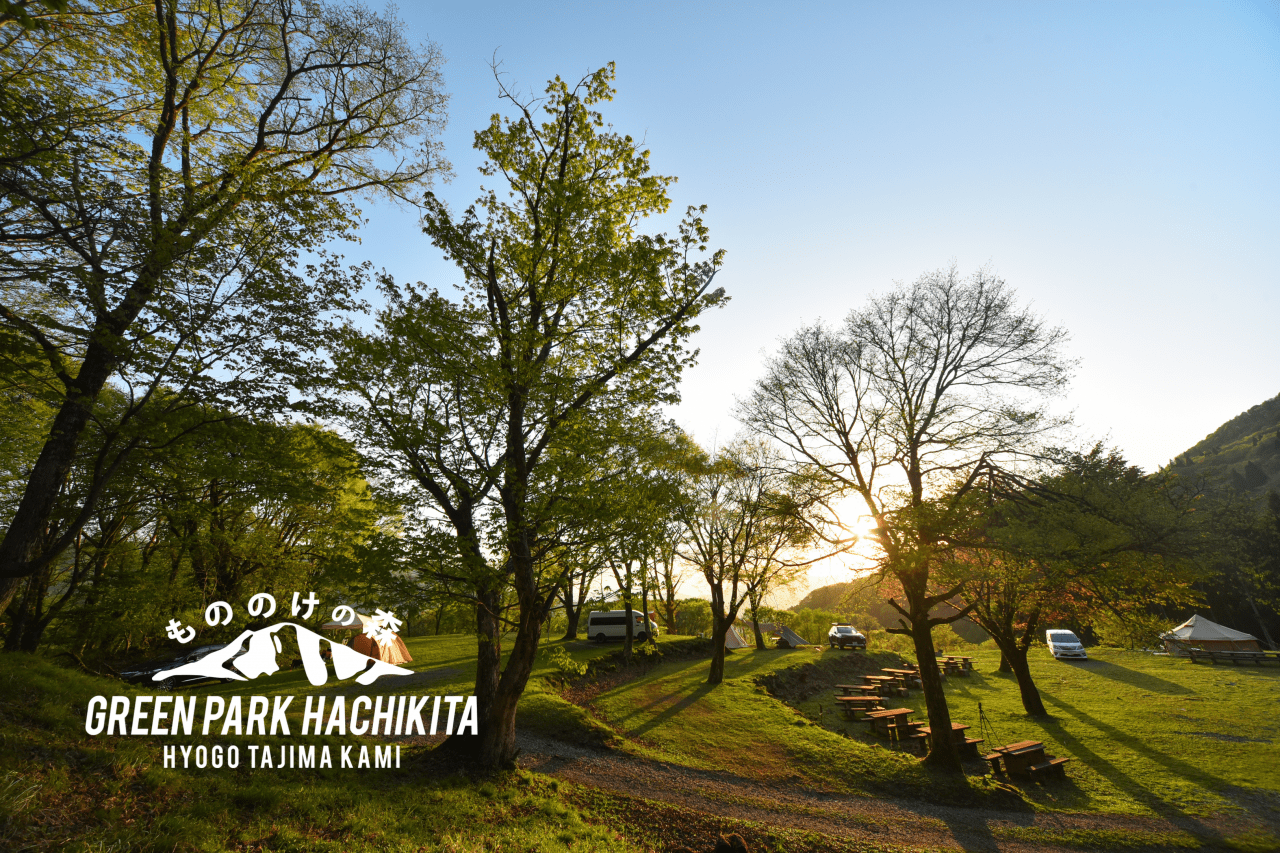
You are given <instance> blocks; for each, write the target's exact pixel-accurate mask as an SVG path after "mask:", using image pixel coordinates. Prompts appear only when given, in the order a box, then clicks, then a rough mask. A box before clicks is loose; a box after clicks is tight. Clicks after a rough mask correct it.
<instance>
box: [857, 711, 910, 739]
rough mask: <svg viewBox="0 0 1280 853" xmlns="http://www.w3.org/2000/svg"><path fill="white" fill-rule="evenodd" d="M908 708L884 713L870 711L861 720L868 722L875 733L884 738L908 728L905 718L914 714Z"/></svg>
mask: <svg viewBox="0 0 1280 853" xmlns="http://www.w3.org/2000/svg"><path fill="white" fill-rule="evenodd" d="M914 713H915V711H913V710H912V709H910V708H888V709H886V710H884V711H872V712H870V713H869V714H867V715H866V716H865V717H863V718H862V720H863V722H868V721H869V722H870V723H871V725H872V726H873V727H874V728H875V730H876V731H878V732H880V734H882V735H884V736H885V737H889V736H891V735H893V734H894V733H895V732H897V731H901V730H903V729H906V728H907V727H908V725H907V723H908V721H907V718H908V717H910V716H911V715H912V714H914Z"/></svg>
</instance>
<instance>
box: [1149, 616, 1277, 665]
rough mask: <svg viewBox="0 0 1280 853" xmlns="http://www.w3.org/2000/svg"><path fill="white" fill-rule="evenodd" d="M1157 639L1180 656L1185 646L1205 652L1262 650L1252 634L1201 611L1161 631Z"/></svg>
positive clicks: (1185, 650)
mask: <svg viewBox="0 0 1280 853" xmlns="http://www.w3.org/2000/svg"><path fill="white" fill-rule="evenodd" d="M1160 639H1162V640H1164V647H1165V651H1167V652H1169V654H1172V655H1180V656H1182V657H1186V656H1187V649H1189V648H1193V647H1194V648H1197V649H1204V650H1205V651H1206V652H1260V651H1262V644H1261V643H1259V642H1258V638H1257V637H1255V636H1253V635H1252V634H1246V633H1245V632H1243V631H1237V630H1235V629H1234V628H1227V627H1225V626H1223V625H1219V624H1218V623H1217V622H1210V621H1209V620H1208V619H1206V618H1204V617H1203V616H1200V615H1196V616H1192V617H1191V618H1190V619H1188V620H1187V621H1186V622H1183V623H1182V624H1181V625H1179V626H1178V627H1177V628H1174V629H1173V630H1172V631H1167V632H1165V633H1163V634H1161V635H1160Z"/></svg>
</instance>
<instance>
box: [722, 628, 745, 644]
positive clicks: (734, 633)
mask: <svg viewBox="0 0 1280 853" xmlns="http://www.w3.org/2000/svg"><path fill="white" fill-rule="evenodd" d="M724 647H725V648H726V649H745V648H747V641H746V640H744V639H742V635H741V634H739V633H738V629H737V628H735V627H733V626H732V625H730V626H729V633H727V634H725V635H724Z"/></svg>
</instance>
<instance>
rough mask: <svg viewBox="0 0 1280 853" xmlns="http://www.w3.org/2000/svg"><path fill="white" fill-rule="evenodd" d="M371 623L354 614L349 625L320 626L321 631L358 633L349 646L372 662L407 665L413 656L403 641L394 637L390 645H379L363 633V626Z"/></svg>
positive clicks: (331, 624)
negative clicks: (354, 617) (372, 660)
mask: <svg viewBox="0 0 1280 853" xmlns="http://www.w3.org/2000/svg"><path fill="white" fill-rule="evenodd" d="M372 622H373V620H372V619H370V618H369V617H368V616H365V615H364V614H363V613H357V614H356V621H355V622H352V623H351V624H350V625H343V624H342V623H341V622H326V623H324V624H323V625H321V626H320V630H322V631H359V632H360V633H358V634H356V635H355V637H354V638H353V639H352V640H351V642H350V643H349V645H350V646H351V648H353V649H355V650H356V651H358V652H360V653H361V654H363V655H367V656H369V657H371V658H373V659H374V660H380V661H383V662H385V663H389V664H394V665H396V666H399V665H400V664H402V663H409V662H410V661H412V660H413V656H412V655H410V654H409V649H408V648H406V647H405V644H404V640H402V639H400V638H399V637H396V638H395V639H394V640H392V641H391V644H390V645H387V646H383V645H380V644H379V643H378V642H377V641H376V640H374V639H373V638H372V637H370V636H369V635H368V634H366V633H364V629H365V626H367V625H369V624H371V623H372Z"/></svg>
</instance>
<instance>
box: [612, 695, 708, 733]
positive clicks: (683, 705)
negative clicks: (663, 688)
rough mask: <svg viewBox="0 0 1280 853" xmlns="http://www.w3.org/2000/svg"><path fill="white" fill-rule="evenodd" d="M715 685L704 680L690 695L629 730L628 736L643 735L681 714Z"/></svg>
mask: <svg viewBox="0 0 1280 853" xmlns="http://www.w3.org/2000/svg"><path fill="white" fill-rule="evenodd" d="M715 687H716V685H714V684H707V683H706V682H703V683H702V684H699V685H698V686H697V687H696V688H695V689H694V690H693V692H691V693H690V694H689V695H688V696H685V697H684V698H683V699H681V700H680V701H678V702H676V703H675V704H673V705H672V706H671V707H669V708H667V709H666V710H663V711H660V712H659V713H658V714H657V715H656V716H654V717H653V718H652V719H651V720H649V721H648V722H645V723H641V724H640V725H639V726H637V727H636V728H634V729H631V730H630V731H628V732H627V736H628V737H640V736H641V735H643V734H644V733H645V732H647V731H649V730H651V729H654V728H656V727H658V726H660V725H662V724H663V723H664V722H666V721H667V720H670V719H671V718H672V717H674V716H676V715H677V714H679V713H680V712H682V711H684V710H685V709H687V708H688V707H689V706H691V705H693V703H695V702H697V701H698V700H699V699H701V698H702V697H703V696H706V695H707V694H708V693H710V692H711V691H712V690H713V689H714V688H715ZM669 695H671V694H668V696H669Z"/></svg>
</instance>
